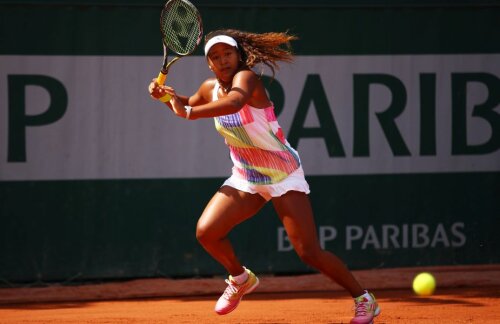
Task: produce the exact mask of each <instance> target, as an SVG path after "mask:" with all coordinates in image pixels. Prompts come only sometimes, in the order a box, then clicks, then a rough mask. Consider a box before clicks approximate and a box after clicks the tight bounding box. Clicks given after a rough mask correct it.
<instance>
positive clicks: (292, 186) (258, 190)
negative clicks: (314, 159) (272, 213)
mask: <svg viewBox="0 0 500 324" xmlns="http://www.w3.org/2000/svg"><path fill="white" fill-rule="evenodd" d="M222 186H229V187H232V188H235V189H237V190H240V191H244V192H248V193H251V194H259V195H261V196H262V197H263V198H264V199H265V200H267V201H269V200H271V199H272V198H273V197H280V196H282V195H284V194H285V193H287V192H288V191H291V190H293V191H300V192H304V193H306V194H309V193H310V192H311V191H310V190H309V184H308V183H307V181H306V179H305V177H304V170H303V169H302V166H300V167H299V168H298V169H297V170H295V171H293V172H292V173H291V174H290V175H289V176H288V177H286V178H285V179H283V180H282V181H280V182H278V183H275V184H270V185H256V184H252V183H250V182H248V181H247V180H245V179H242V178H241V177H239V176H238V175H236V174H234V173H233V175H232V176H231V177H229V178H228V179H227V180H226V181H225V182H224V183H223V184H222Z"/></svg>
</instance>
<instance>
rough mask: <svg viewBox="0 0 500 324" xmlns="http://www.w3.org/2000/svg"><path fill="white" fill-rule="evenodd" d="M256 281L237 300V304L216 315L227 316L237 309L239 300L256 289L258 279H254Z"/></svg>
mask: <svg viewBox="0 0 500 324" xmlns="http://www.w3.org/2000/svg"><path fill="white" fill-rule="evenodd" d="M255 279H256V281H255V284H254V285H253V286H252V287H250V289H248V290H247V291H246V292H245V293H244V294H243V296H241V298H240V300H238V302H237V303H236V304H235V305H234V307H233V308H231V309H230V310H224V311H222V312H218V311H215V312H216V313H217V314H218V315H227V314H229V313H231V312H232V311H234V310H235V309H236V307H238V305H239V304H240V302H241V300H242V299H243V297H244V296H245V295H247V294H249V293H251V292H252V291H254V290H255V288H257V286H258V285H259V278H257V277H255Z"/></svg>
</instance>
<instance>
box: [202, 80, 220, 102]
mask: <svg viewBox="0 0 500 324" xmlns="http://www.w3.org/2000/svg"><path fill="white" fill-rule="evenodd" d="M216 82H217V79H215V78H209V79H206V80H205V81H203V83H202V84H201V86H200V89H199V90H198V92H199V93H200V95H201V96H202V97H203V98H205V99H206V100H207V101H211V100H212V99H211V98H212V91H213V89H214V87H215V83H216Z"/></svg>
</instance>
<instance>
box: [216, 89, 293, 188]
mask: <svg viewBox="0 0 500 324" xmlns="http://www.w3.org/2000/svg"><path fill="white" fill-rule="evenodd" d="M218 91H219V83H218V82H216V83H215V86H214V90H213V94H212V100H213V101H215V100H217V99H218V95H217V93H218ZM214 120H215V128H216V129H217V131H218V132H219V133H220V134H221V135H222V136H223V137H224V139H225V142H226V145H227V146H228V147H229V150H230V155H231V160H232V161H233V164H234V166H233V174H234V175H237V176H238V177H240V178H242V179H245V180H247V181H248V182H250V183H252V184H257V185H268V184H275V183H278V182H280V181H282V180H283V179H285V178H286V177H288V175H290V174H291V173H292V172H294V171H295V170H297V169H298V168H299V167H300V158H299V155H298V153H297V151H295V150H294V149H293V148H292V147H291V146H290V144H289V143H288V141H287V140H286V138H285V136H284V134H283V130H282V129H281V127H280V125H279V124H278V121H277V119H276V115H275V114H274V106H270V107H267V108H262V109H259V108H255V107H252V106H249V105H248V104H247V105H245V106H243V108H241V109H240V111H238V112H237V113H235V114H230V115H225V116H219V117H214Z"/></svg>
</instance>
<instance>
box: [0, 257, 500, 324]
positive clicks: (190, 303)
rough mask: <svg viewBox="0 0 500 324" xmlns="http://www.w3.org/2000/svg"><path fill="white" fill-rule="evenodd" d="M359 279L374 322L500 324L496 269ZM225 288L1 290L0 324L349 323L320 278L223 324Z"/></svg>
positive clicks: (273, 284) (388, 272) (264, 292)
mask: <svg viewBox="0 0 500 324" xmlns="http://www.w3.org/2000/svg"><path fill="white" fill-rule="evenodd" d="M422 270H426V271H431V272H432V273H434V274H435V277H436V279H437V281H438V289H437V291H436V293H435V294H434V295H432V296H429V297H419V296H416V295H415V294H414V293H413V292H412V290H411V288H410V282H411V278H412V277H413V275H414V274H415V273H417V272H420V271H422ZM355 274H356V276H357V277H358V278H360V280H361V281H362V282H365V283H369V285H370V286H371V287H373V289H374V291H375V293H376V295H377V298H378V300H379V302H380V305H381V307H382V313H381V315H380V316H379V317H378V318H377V320H376V321H375V323H419V324H420V323H440V324H444V323H455V324H456V323H500V312H499V306H498V305H499V302H500V267H499V266H496V265H487V266H467V267H433V268H411V269H409V268H404V269H385V270H371V271H370V270H365V271H357V272H355ZM405 285H406V286H407V287H406V288H403V287H401V286H405ZM397 287H399V288H397ZM223 288H224V282H223V280H222V279H221V278H213V279H212V278H211V279H189V280H169V279H147V280H134V281H128V282H121V283H101V284H86V285H76V286H51V287H40V288H5V289H0V323H199V324H201V323H203V324H205V323H349V320H350V318H351V314H352V310H351V308H352V302H351V300H350V298H349V296H348V295H347V294H346V293H345V292H343V291H342V290H341V289H340V288H339V287H338V286H335V285H331V284H329V282H328V281H327V280H325V279H324V277H323V276H321V275H317V274H312V275H301V276H291V277H266V276H263V277H262V278H261V286H259V288H258V289H257V290H256V292H255V293H253V294H251V295H249V296H247V297H246V298H245V299H244V301H243V302H242V304H240V306H239V307H238V309H237V310H236V311H234V312H233V313H231V314H229V315H227V316H224V317H221V316H218V315H216V314H215V313H214V312H213V306H214V303H215V300H216V299H217V298H218V295H219V293H220V291H222V290H223Z"/></svg>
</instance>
